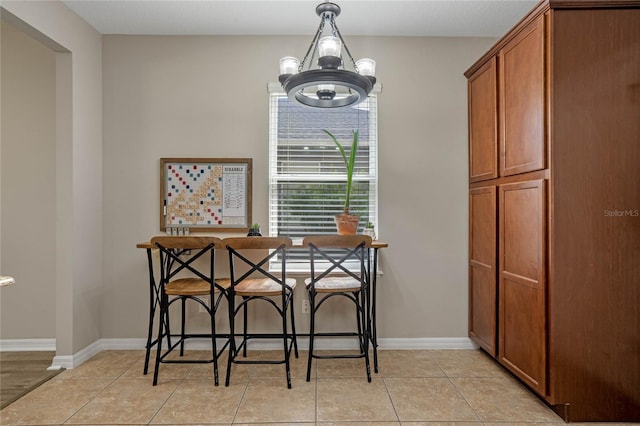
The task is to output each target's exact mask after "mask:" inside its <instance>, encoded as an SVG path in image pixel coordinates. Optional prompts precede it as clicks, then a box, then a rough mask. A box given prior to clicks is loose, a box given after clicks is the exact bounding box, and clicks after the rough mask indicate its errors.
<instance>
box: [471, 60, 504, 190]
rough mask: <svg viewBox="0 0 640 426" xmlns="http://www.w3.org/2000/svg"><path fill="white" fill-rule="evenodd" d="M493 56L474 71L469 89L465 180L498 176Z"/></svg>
mask: <svg viewBox="0 0 640 426" xmlns="http://www.w3.org/2000/svg"><path fill="white" fill-rule="evenodd" d="M496 86H497V69H496V58H495V57H494V58H491V60H489V61H488V62H487V63H486V64H485V65H484V66H483V67H482V68H480V69H479V70H478V71H476V72H475V73H474V74H473V75H472V76H471V77H470V78H469V83H468V91H469V180H470V181H471V182H476V181H481V180H487V179H493V178H496V177H498V122H497V120H498V92H497V87H496Z"/></svg>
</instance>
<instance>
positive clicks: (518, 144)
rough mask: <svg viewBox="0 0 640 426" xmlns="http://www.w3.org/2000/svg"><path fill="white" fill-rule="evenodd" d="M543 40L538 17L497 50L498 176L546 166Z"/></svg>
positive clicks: (541, 20)
mask: <svg viewBox="0 0 640 426" xmlns="http://www.w3.org/2000/svg"><path fill="white" fill-rule="evenodd" d="M544 42H545V37H544V20H543V16H540V17H538V18H537V19H536V20H534V21H533V22H531V24H529V25H528V26H527V27H525V28H524V29H523V30H522V31H521V32H520V34H518V35H517V36H516V37H515V38H514V39H513V40H511V41H510V42H509V43H508V44H506V45H505V47H504V48H503V49H501V50H500V53H499V61H500V118H501V120H500V122H501V124H500V125H501V138H500V151H501V152H500V160H501V161H500V175H501V176H509V175H514V174H518V173H524V172H530V171H533V170H539V169H543V168H544V167H545V161H544V160H545V49H544Z"/></svg>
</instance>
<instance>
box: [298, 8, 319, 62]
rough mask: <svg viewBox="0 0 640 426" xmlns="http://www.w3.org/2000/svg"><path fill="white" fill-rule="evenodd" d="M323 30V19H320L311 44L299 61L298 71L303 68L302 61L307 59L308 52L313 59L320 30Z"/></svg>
mask: <svg viewBox="0 0 640 426" xmlns="http://www.w3.org/2000/svg"><path fill="white" fill-rule="evenodd" d="M323 30H324V19H321V20H320V25H319V26H318V31H316V35H315V36H314V37H313V40H311V45H309V49H307V53H305V55H304V58H302V61H301V62H300V65H299V66H298V72H302V71H303V70H304V63H305V62H306V61H307V59H308V58H309V53H311V58H312V61H313V56H314V55H315V54H316V50H318V43H317V41H318V39H319V38H320V36H321V35H322V31H323ZM312 49H313V52H311V50H312ZM309 68H311V64H309Z"/></svg>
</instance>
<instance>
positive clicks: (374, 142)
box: [268, 83, 380, 272]
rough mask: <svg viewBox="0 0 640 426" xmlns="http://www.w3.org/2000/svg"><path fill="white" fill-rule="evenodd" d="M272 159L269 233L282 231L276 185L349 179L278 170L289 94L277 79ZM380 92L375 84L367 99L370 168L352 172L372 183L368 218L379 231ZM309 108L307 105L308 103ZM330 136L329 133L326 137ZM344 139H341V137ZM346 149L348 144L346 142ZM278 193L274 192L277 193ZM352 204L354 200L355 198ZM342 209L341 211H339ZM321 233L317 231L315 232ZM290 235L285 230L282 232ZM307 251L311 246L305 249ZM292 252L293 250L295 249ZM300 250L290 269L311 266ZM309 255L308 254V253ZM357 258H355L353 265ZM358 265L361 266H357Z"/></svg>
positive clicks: (271, 115)
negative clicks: (283, 115)
mask: <svg viewBox="0 0 640 426" xmlns="http://www.w3.org/2000/svg"><path fill="white" fill-rule="evenodd" d="M268 88H269V159H268V174H269V179H268V186H269V196H268V202H269V212H268V215H269V220H268V235H270V236H277V235H278V233H279V229H278V212H279V210H278V209H279V199H278V197H277V188H278V185H279V184H280V183H281V182H301V183H302V182H305V183H306V182H318V183H328V184H330V183H337V182H340V183H342V182H345V180H346V171H345V173H344V174H343V175H324V176H323V175H321V173H319V174H318V175H313V174H301V175H295V174H287V173H279V171H278V163H279V161H278V160H279V157H278V147H279V146H281V145H282V144H281V143H279V141H280V139H279V132H278V123H279V120H278V118H279V114H280V113H281V111H280V107H279V103H278V100H279V99H281V98H283V97H284V98H286V94H285V93H284V91H283V90H282V87H281V86H280V85H279V84H277V83H272V84H269V86H268ZM379 93H380V86H379V85H376V87H374V90H373V91H372V93H371V95H370V96H369V100H368V102H370V103H371V104H370V109H369V114H373V116H371V115H370V116H369V118H368V129H367V130H368V144H369V147H370V153H369V155H368V159H369V168H368V173H367V174H358V173H354V175H353V183H354V185H357V183H358V182H369V185H372V186H373V188H369V189H368V192H367V194H368V201H366V202H368V210H367V211H368V220H369V221H371V222H372V223H373V224H374V227H375V231H376V235H377V234H378V225H379V224H378V208H379V202H378V200H379V197H378V190H379V173H378V164H379V151H378V144H379V138H378V96H377V95H378V94H379ZM307 108H308V107H307ZM327 139H328V137H327ZM341 142H342V140H341ZM346 144H347V145H349V144H350V141H346ZM345 149H347V147H346V146H345ZM371 151H372V152H371ZM274 194H275V195H274ZM352 204H353V201H352ZM336 213H339V212H336ZM363 226H364V223H361V224H359V229H360V228H361V227H363ZM318 234H320V232H319V233H317V234H315V235H318ZM283 235H285V236H288V235H286V234H283ZM290 238H292V239H293V240H294V243H295V242H296V241H297V240H298V239H300V240H301V238H302V237H301V236H292V237H290ZM301 250H302V249H300V250H297V249H296V250H295V251H294V252H298V253H299V252H300V251H301ZM306 252H307V254H308V250H306ZM292 254H293V253H292ZM294 256H296V255H295V254H294ZM301 257H303V256H300V255H299V254H298V255H297V256H296V260H293V261H291V260H290V259H287V264H288V265H287V269H288V270H289V271H292V272H306V271H308V270H309V259H308V258H307V259H306V260H304V261H303V260H301ZM307 257H308V256H307ZM279 263H280V262H279V259H276V260H273V261H272V263H271V267H272V268H276V267H279ZM356 263H357V262H354V267H355V266H357V265H355V264H356ZM358 267H359V266H358Z"/></svg>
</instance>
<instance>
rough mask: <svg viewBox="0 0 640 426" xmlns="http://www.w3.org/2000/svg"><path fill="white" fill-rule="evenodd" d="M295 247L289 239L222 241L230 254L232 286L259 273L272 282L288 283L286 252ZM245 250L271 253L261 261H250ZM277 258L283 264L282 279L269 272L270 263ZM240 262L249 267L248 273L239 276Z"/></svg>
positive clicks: (237, 239)
mask: <svg viewBox="0 0 640 426" xmlns="http://www.w3.org/2000/svg"><path fill="white" fill-rule="evenodd" d="M292 245H293V242H292V241H291V238H288V237H234V238H225V239H224V240H222V246H223V247H226V248H227V250H228V252H229V274H230V277H231V284H232V286H233V285H235V284H236V283H239V282H240V281H242V280H244V279H246V278H249V277H250V276H251V275H252V274H254V273H258V274H260V275H262V276H264V277H268V278H271V279H272V280H274V281H276V282H279V283H285V282H286V276H285V274H286V272H285V271H286V250H287V249H288V248H290V247H291V246H292ZM245 250H269V252H268V253H267V254H266V255H264V256H262V257H260V258H259V259H250V258H249V257H248V255H246V253H244V254H243V253H242V252H241V251H245ZM276 256H280V260H281V262H282V269H281V277H276V276H275V275H273V274H272V273H271V272H269V270H268V265H269V261H270V260H271V259H273V258H274V257H276ZM238 262H240V264H244V266H246V267H248V268H249V269H248V271H246V272H244V273H243V274H241V275H239V274H238V273H237V270H238V269H239V268H238V266H239V265H238V264H237V263H238Z"/></svg>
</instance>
